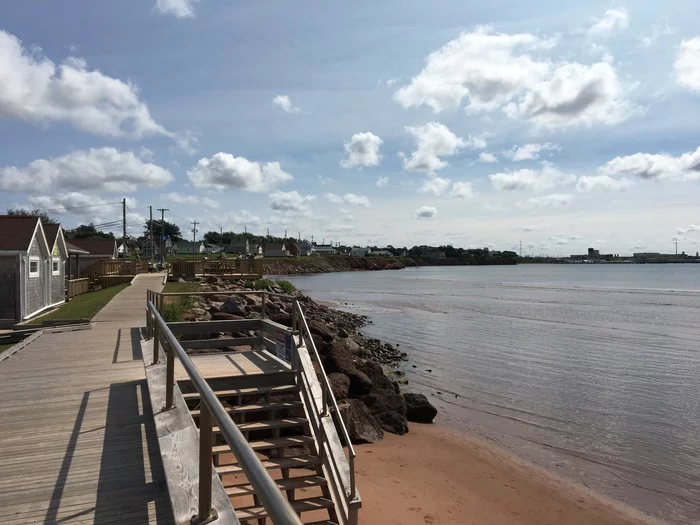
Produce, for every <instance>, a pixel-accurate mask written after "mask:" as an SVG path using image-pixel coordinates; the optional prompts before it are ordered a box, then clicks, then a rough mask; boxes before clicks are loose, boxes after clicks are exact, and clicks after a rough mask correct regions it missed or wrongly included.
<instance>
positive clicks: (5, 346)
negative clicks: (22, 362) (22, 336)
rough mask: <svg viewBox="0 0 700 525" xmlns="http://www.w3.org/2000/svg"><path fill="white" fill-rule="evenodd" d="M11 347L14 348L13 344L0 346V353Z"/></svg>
mask: <svg viewBox="0 0 700 525" xmlns="http://www.w3.org/2000/svg"><path fill="white" fill-rule="evenodd" d="M11 346H15V343H11V344H9V345H0V353H2V352H4V351H5V350H7V349H8V348H10V347H11Z"/></svg>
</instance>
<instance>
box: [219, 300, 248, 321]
mask: <svg viewBox="0 0 700 525" xmlns="http://www.w3.org/2000/svg"><path fill="white" fill-rule="evenodd" d="M221 311H222V312H224V313H227V314H234V315H241V316H243V315H245V314H246V309H245V301H244V300H243V299H241V298H240V297H236V296H232V297H229V298H228V299H227V300H226V302H225V303H224V304H222V305H221Z"/></svg>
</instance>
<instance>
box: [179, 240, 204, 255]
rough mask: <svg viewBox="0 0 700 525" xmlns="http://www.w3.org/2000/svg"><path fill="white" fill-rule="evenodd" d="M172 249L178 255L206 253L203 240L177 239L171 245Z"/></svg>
mask: <svg viewBox="0 0 700 525" xmlns="http://www.w3.org/2000/svg"><path fill="white" fill-rule="evenodd" d="M173 251H174V253H177V254H178V255H185V254H188V253H189V254H197V253H207V251H206V247H205V246H204V242H202V241H196V242H192V241H178V242H177V244H175V246H174V247H173Z"/></svg>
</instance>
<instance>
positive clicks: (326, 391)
mask: <svg viewBox="0 0 700 525" xmlns="http://www.w3.org/2000/svg"><path fill="white" fill-rule="evenodd" d="M211 295H260V296H261V299H262V308H261V316H262V326H261V329H260V335H259V337H260V343H259V344H260V347H261V348H265V347H266V344H265V343H266V340H267V338H266V331H267V330H268V328H274V327H268V326H267V325H266V323H269V324H271V325H272V324H274V325H277V323H271V322H269V321H267V313H266V304H267V299H268V297H278V298H282V299H289V300H292V301H293V310H292V328H291V332H292V335H294V336H295V337H293V339H296V338H298V339H296V341H295V342H294V344H293V354H292V360H291V364H292V369H293V370H294V371H295V372H296V373H297V375H298V376H299V379H300V381H302V382H303V383H304V384H308V383H309V381H311V380H312V378H310V377H306V376H305V372H304V370H303V367H301V366H299V356H298V348H297V346H305V347H306V349H307V350H308V352H309V355H310V357H311V359H312V360H314V361H315V362H316V363H317V365H318V370H319V373H318V377H317V378H313V380H318V381H319V383H320V388H321V397H322V401H321V404H320V406H317V407H316V408H317V413H316V414H315V417H317V418H318V419H319V420H321V419H322V418H324V417H328V416H330V418H331V421H332V424H333V425H334V426H335V429H336V432H337V433H338V434H339V436H340V438H341V440H342V444H343V447H344V448H347V454H346V455H347V459H348V463H349V480H348V482H349V484H348V486H346V487H344V492H345V493H344V498H345V501H344V503H345V508H346V509H347V512H348V513H353V512H356V508H357V507H356V505H357V504H358V503H359V496H358V494H357V488H356V484H355V457H356V453H355V449H354V447H353V446H352V442H351V440H350V435H349V433H348V430H347V427H346V425H345V422H344V421H343V418H342V417H341V414H340V409H339V407H338V403H337V401H336V399H335V396H334V395H333V390H332V388H331V385H330V381H329V380H328V376H327V375H326V373H325V371H324V369H323V365H322V361H321V356H320V355H319V352H318V349H317V348H316V345H315V344H314V341H313V338H312V337H311V331H310V329H309V325H308V323H307V320H306V316H305V315H304V310H303V308H302V305H301V303H300V302H299V301H298V300H296V299H294V298H293V297H292V296H290V295H286V294H279V293H273V292H268V291H264V290H235V291H225V292H170V293H159V292H154V291H152V290H148V293H147V300H148V303H149V304H152V305H154V306H153V308H154V309H155V310H156V311H159V312H161V313H162V312H163V309H164V305H165V304H167V303H168V302H170V300H171V299H175V298H183V297H194V296H204V297H206V296H211ZM218 322H219V321H203V322H199V323H192V324H197V325H201V326H202V327H203V330H202V332H203V333H204V332H207V329H206V327H207V325H208V324H209V323H218ZM235 322H236V323H241V322H242V321H235ZM146 324H147V329H148V333H149V336H153V335H152V334H153V333H154V331H155V329H156V327H155V325H154V324H153V320H152V318H151V315H150V314H149V315H147V318H146ZM176 324H178V325H186V324H190V323H176ZM277 326H278V327H280V328H282V326H281V325H277ZM176 331H177V330H176ZM168 332H169V333H171V331H170V329H169V328H168ZM154 341H156V343H154V358H155V356H156V355H157V341H158V337H157V336H156V337H155V338H154ZM267 341H269V340H267ZM297 341H298V343H297ZM207 344H211V345H212V347H214V346H215V345H216V341H212V342H211V343H207ZM221 344H222V345H224V346H231V342H230V341H228V340H225V339H224V340H221ZM208 347H209V346H208ZM181 348H182V347H181ZM183 352H184V350H183ZM173 383H174V381H172V380H170V379H168V387H167V388H168V389H169V390H170V391H169V392H168V390H166V399H169V400H172V395H173V394H172V384H173ZM309 401H310V402H309V403H307V404H308V406H309V409H311V408H313V407H314V406H316V404H315V403H313V401H312V400H309ZM317 437H318V438H319V439H321V440H322V442H321V445H326V444H327V439H328V438H327V436H326V434H325V432H324V431H323V427H322V426H321V429H320V433H319V434H318V436H317ZM329 466H330V468H332V469H333V470H334V471H335V475H336V479H339V480H342V479H343V476H342V475H341V472H340V467H339V466H338V464H337V463H336V462H330V464H329ZM275 523H276V522H275ZM350 523H356V516H355V519H354V520H350Z"/></svg>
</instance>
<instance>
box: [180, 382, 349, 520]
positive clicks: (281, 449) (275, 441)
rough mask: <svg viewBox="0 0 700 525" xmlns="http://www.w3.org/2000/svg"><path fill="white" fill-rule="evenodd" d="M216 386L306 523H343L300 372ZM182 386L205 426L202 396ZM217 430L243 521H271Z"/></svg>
mask: <svg viewBox="0 0 700 525" xmlns="http://www.w3.org/2000/svg"><path fill="white" fill-rule="evenodd" d="M210 384H211V386H212V389H213V390H214V393H215V394H216V396H217V397H218V399H219V400H220V401H221V403H222V405H223V406H224V408H225V409H226V411H227V412H228V413H229V414H230V415H231V418H232V419H233V421H234V422H235V423H236V425H237V427H238V428H239V429H240V431H241V432H242V433H243V435H244V436H245V438H246V440H247V441H248V443H249V444H250V446H251V448H252V449H253V450H254V451H255V452H256V454H257V455H258V457H259V458H260V460H261V461H262V464H263V466H264V467H265V469H266V470H267V471H268V473H269V474H270V476H271V477H272V479H273V480H274V482H275V484H276V485H277V487H278V488H279V489H280V491H281V492H282V493H283V494H284V495H285V497H286V499H287V500H288V501H289V502H290V503H291V505H292V508H293V509H294V511H295V512H296V513H297V514H298V515H299V516H300V519H301V520H302V522H303V523H305V524H314V525H338V524H340V521H339V519H338V513H337V510H336V504H335V502H334V500H333V496H332V494H331V491H330V490H329V486H328V484H329V483H328V480H327V479H326V475H325V474H324V467H323V461H322V458H321V456H320V454H319V450H318V446H317V440H316V439H315V438H314V435H313V430H312V427H311V425H310V424H309V414H308V412H307V408H306V407H305V405H304V402H303V397H302V396H301V394H300V387H299V386H298V385H297V383H296V380H295V377H294V375H292V374H289V373H279V374H275V375H272V376H271V375H270V374H260V375H257V376H256V375H248V376H246V387H245V388H233V389H232V388H229V387H228V386H227V385H226V382H225V381H221V380H219V381H216V382H213V384H212V383H210ZM180 389H181V391H182V392H183V394H182V396H183V398H184V400H185V402H186V404H187V406H188V408H189V410H190V414H191V416H192V418H193V419H194V421H195V423H196V424H197V425H198V426H199V417H200V410H199V408H200V398H199V394H198V393H197V392H196V391H195V390H194V389H193V388H192V387H191V386H190V385H188V384H187V382H186V381H184V382H180ZM212 433H213V440H214V441H213V447H212V460H213V463H214V467H215V470H216V472H217V473H218V475H219V478H220V479H221V482H222V484H223V486H224V490H225V492H226V495H227V496H228V498H229V500H230V502H231V504H232V506H233V508H234V510H235V514H236V516H237V518H238V519H239V520H240V522H241V523H242V524H257V525H266V524H267V523H271V520H270V519H269V516H268V513H267V512H266V510H265V508H264V507H263V506H262V505H261V503H260V501H259V498H258V497H257V495H256V493H255V490H254V488H253V486H252V485H251V484H250V482H249V480H248V479H247V478H246V476H245V474H244V473H243V470H242V468H241V467H240V466H239V465H238V463H237V461H236V458H235V457H234V456H233V455H232V454H231V448H230V447H229V446H228V445H227V444H226V443H225V441H224V440H223V437H222V435H221V433H220V431H219V429H218V427H216V426H215V427H214V428H213V429H212Z"/></svg>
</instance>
